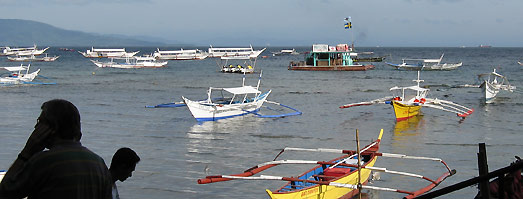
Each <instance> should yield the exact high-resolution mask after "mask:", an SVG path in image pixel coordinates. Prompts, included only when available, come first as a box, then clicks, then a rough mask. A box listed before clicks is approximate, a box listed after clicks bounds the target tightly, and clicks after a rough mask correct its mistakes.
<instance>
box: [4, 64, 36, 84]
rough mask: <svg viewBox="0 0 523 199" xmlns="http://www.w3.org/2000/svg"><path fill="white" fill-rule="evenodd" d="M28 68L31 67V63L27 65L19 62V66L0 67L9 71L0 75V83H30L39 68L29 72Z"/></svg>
mask: <svg viewBox="0 0 523 199" xmlns="http://www.w3.org/2000/svg"><path fill="white" fill-rule="evenodd" d="M29 68H31V64H29V65H27V66H24V65H22V64H20V66H12V67H0V69H4V70H7V71H9V73H7V74H6V75H2V76H0V85H15V84H29V83H31V82H32V81H33V80H34V79H35V78H36V77H37V76H38V73H39V72H40V69H38V70H36V71H34V72H32V73H29Z"/></svg>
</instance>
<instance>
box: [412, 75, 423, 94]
mask: <svg viewBox="0 0 523 199" xmlns="http://www.w3.org/2000/svg"><path fill="white" fill-rule="evenodd" d="M419 73H420V71H419V70H418V79H415V80H412V81H415V82H417V83H418V87H420V86H419V83H420V82H423V81H424V80H420V79H419ZM419 92H420V91H419V90H418V91H416V94H417V95H416V96H419Z"/></svg>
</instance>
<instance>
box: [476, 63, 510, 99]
mask: <svg viewBox="0 0 523 199" xmlns="http://www.w3.org/2000/svg"><path fill="white" fill-rule="evenodd" d="M478 80H479V81H480V82H482V83H481V85H480V86H479V87H480V88H481V89H482V94H483V96H484V97H485V103H492V102H493V100H494V99H495V98H496V95H497V94H498V93H499V91H508V92H514V90H516V87H515V86H512V85H510V82H509V81H508V79H507V78H506V77H505V76H503V75H501V74H499V73H497V72H496V69H494V71H493V72H490V73H484V74H479V75H478Z"/></svg>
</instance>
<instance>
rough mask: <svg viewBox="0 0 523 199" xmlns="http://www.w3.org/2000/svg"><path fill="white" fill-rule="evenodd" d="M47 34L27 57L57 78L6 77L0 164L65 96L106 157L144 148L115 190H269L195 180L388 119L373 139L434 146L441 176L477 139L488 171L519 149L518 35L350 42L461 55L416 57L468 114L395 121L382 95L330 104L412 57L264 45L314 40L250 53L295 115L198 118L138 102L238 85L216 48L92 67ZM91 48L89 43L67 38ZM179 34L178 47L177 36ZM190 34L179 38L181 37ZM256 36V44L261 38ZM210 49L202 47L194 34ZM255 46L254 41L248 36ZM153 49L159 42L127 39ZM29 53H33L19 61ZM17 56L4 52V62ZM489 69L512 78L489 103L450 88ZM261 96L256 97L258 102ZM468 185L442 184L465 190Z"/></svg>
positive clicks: (435, 86)
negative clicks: (43, 49) (332, 60)
mask: <svg viewBox="0 0 523 199" xmlns="http://www.w3.org/2000/svg"><path fill="white" fill-rule="evenodd" d="M58 48H59V47H52V48H51V49H50V50H48V51H47V53H48V54H49V55H60V56H61V57H60V58H59V59H58V60H57V61H55V62H34V63H31V71H34V70H36V69H38V68H40V69H41V72H40V74H41V75H42V76H43V77H46V78H49V79H43V80H45V81H48V82H49V81H51V82H56V85H30V86H14V87H1V88H0V93H1V95H0V96H1V97H0V103H1V105H0V121H1V122H0V135H2V139H1V140H2V144H1V145H0V170H1V169H8V168H9V166H10V165H11V163H12V162H13V161H14V160H15V158H16V156H17V154H18V152H19V151H20V150H21V149H22V148H23V146H24V144H25V142H26V140H27V138H28V137H29V135H30V133H31V132H32V130H33V127H34V124H35V122H36V118H37V117H38V114H39V113H40V106H41V104H42V103H43V102H45V101H47V100H50V99H54V98H62V99H67V100H69V101H71V102H73V103H74V104H75V105H76V106H77V107H78V108H79V110H80V113H81V117H82V132H83V137H82V143H83V145H85V146H87V147H88V148H90V149H91V150H93V151H94V152H96V153H98V154H99V155H100V156H102V157H103V158H104V159H105V161H106V164H108V165H109V164H110V162H111V157H112V155H113V154H114V152H115V151H116V150H117V149H118V148H120V147H130V148H132V149H134V150H135V151H136V152H137V153H138V155H139V156H140V157H141V161H140V163H139V164H138V165H137V167H136V171H135V172H134V173H133V176H132V177H131V178H128V180H127V181H125V182H123V183H122V182H117V185H118V187H119V188H118V189H119V191H120V196H121V197H122V198H267V195H266V193H265V189H270V190H275V189H277V188H279V187H280V186H282V185H283V184H284V183H285V182H282V181H269V182H267V181H241V180H236V181H229V182H220V183H213V184H207V185H200V184H197V179H199V178H204V177H205V176H206V175H220V174H234V173H242V172H243V171H244V170H246V169H247V168H250V167H252V166H255V165H257V164H259V163H262V162H266V161H271V160H272V159H273V158H274V156H275V155H276V154H277V153H278V152H279V150H281V149H282V148H284V147H303V148H337V149H351V150H355V149H356V141H355V132H356V130H359V132H360V142H361V145H366V144H367V143H369V142H370V141H371V140H373V139H375V138H376V137H377V136H378V133H379V131H380V129H384V135H383V138H382V142H381V148H380V151H381V152H388V153H400V154H408V155H414V156H426V157H438V158H442V159H443V160H444V161H446V163H447V164H448V165H449V166H450V167H451V168H453V169H456V170H457V174H456V175H455V176H452V177H449V178H448V179H447V180H446V181H444V182H443V183H442V184H441V185H440V186H439V187H437V188H436V189H438V188H441V187H445V186H449V185H452V184H455V183H458V182H460V181H463V180H467V179H470V178H473V177H475V176H477V175H478V169H477V155H476V154H477V152H478V143H486V146H487V155H488V164H489V169H490V170H491V171H493V170H495V169H498V168H501V167H505V166H508V165H509V164H510V163H511V162H512V161H514V160H515V159H514V156H515V155H519V156H521V155H522V154H521V153H522V152H523V143H522V141H521V140H523V135H522V133H521V132H522V130H523V125H522V124H523V122H522V119H521V116H522V115H523V109H522V106H523V101H522V94H521V91H520V90H521V89H523V85H522V80H523V66H520V65H518V64H517V61H519V60H522V59H523V58H522V57H523V48H495V47H493V48H476V47H470V48H385V47H381V48H357V50H358V51H360V52H363V51H373V52H374V53H375V56H387V58H386V60H385V61H384V62H393V63H400V62H401V59H402V58H439V57H440V56H441V54H443V53H445V56H444V58H443V62H447V63H456V62H463V66H461V67H459V68H458V69H456V70H452V71H422V72H421V79H423V80H425V82H423V83H422V85H430V87H429V88H430V89H431V92H430V94H429V97H431V98H438V99H444V100H450V101H453V102H456V103H458V104H461V105H464V106H467V107H470V108H473V109H474V110H475V112H474V113H473V114H472V115H471V116H469V117H467V118H466V119H464V120H462V119H461V118H459V117H457V116H456V115H455V114H453V113H449V112H443V111H440V110H435V109H430V108H423V110H422V112H423V116H421V117H416V118H414V119H412V120H408V121H406V122H396V121H395V117H394V112H393V109H392V107H391V106H390V105H383V104H382V105H374V106H361V107H354V108H350V109H339V108H338V107H339V106H341V105H344V104H347V103H353V102H360V101H368V100H372V99H377V98H381V97H384V96H389V95H391V93H390V92H389V88H391V87H393V86H410V85H414V84H415V82H413V81H412V80H414V79H416V78H417V73H416V72H415V71H401V70H396V69H394V68H393V67H391V66H388V65H386V64H385V63H384V62H379V63H374V64H375V66H376V68H375V69H374V70H369V71H354V72H339V71H337V72H335V71H334V72H330V71H317V72H312V71H289V70H287V66H288V64H289V62H290V61H299V60H303V55H295V56H277V57H273V56H272V54H271V53H270V52H271V51H279V50H281V49H291V48H296V49H297V51H299V52H304V51H308V50H310V47H270V48H268V49H267V50H266V51H265V52H264V53H263V54H262V56H267V58H261V57H260V58H259V59H258V60H257V63H256V70H257V71H260V70H263V76H262V81H261V85H260V90H262V91H268V90H269V89H270V90H272V93H271V95H270V96H269V98H268V99H269V100H271V101H276V102H280V103H282V104H285V105H288V106H291V107H294V108H296V109H298V110H300V111H302V112H303V114H302V115H300V116H291V117H285V118H276V119H274V118H268V119H267V118H258V117H255V116H253V115H247V116H242V117H237V118H232V119H226V120H220V121H216V122H205V123H202V124H198V123H197V122H196V120H195V119H194V118H193V117H192V116H191V113H190V112H189V111H188V110H187V108H186V107H179V108H158V109H150V108H145V106H146V105H156V104H160V103H167V102H178V101H181V96H185V97H187V98H189V99H195V100H198V99H205V98H206V93H207V89H208V87H211V86H212V87H236V86H240V85H241V83H242V75H241V74H225V73H221V72H219V67H218V64H217V63H219V61H220V60H219V59H217V58H207V59H205V60H188V61H175V60H170V61H169V64H168V65H167V67H165V68H156V69H114V68H98V67H96V66H95V65H94V64H93V63H91V62H90V61H89V58H84V57H82V56H81V55H80V54H79V53H77V52H69V51H59V50H58ZM74 48H75V49H76V50H79V51H85V50H86V49H90V47H83V48H80V47H74ZM178 48H180V47H178V46H177V47H172V49H173V50H174V49H178ZM185 48H187V49H190V48H195V47H184V49H185ZM259 48H261V47H259ZM200 49H204V50H205V49H206V47H200ZM255 49H258V48H255ZM136 50H139V51H140V53H139V54H150V53H152V52H154V50H155V48H127V51H136ZM24 64H28V63H24ZM14 65H19V63H15V62H7V61H6V58H5V57H2V58H0V66H14ZM493 68H496V71H497V72H498V73H500V74H503V75H505V76H507V77H508V79H509V80H510V82H511V83H512V84H513V85H515V86H516V87H517V89H516V92H514V93H507V94H503V93H500V96H499V97H498V98H497V99H496V100H495V101H494V103H492V104H488V105H485V104H484V103H483V102H482V96H481V90H480V89H479V88H453V86H455V85H463V84H475V83H476V84H477V83H478V82H476V79H477V75H478V74H480V73H489V72H491V71H492V70H493ZM258 76H259V73H255V74H247V75H246V80H245V81H246V84H247V85H256V84H257V81H258ZM264 111H265V110H263V109H262V111H261V113H262V114H263V113H264ZM337 156H338V154H325V153H304V152H291V153H284V155H283V156H281V157H280V159H301V160H330V159H332V158H335V157H337ZM375 166H379V167H386V168H387V169H390V170H398V171H405V172H411V173H417V174H422V175H425V176H427V177H430V178H437V177H439V176H440V175H441V174H442V173H443V172H445V169H444V167H443V166H442V165H441V164H440V163H438V162H426V161H417V160H398V159H391V158H384V157H380V158H378V162H377V164H376V165H375ZM310 167H312V166H295V165H293V166H278V167H275V168H272V169H269V170H268V171H266V173H264V174H268V175H280V176H297V175H299V174H301V173H302V172H304V171H306V170H308V168H310ZM372 185H375V186H382V187H391V188H400V189H405V190H410V191H413V190H416V189H418V188H420V187H422V186H425V185H428V183H427V182H426V181H421V180H419V179H410V178H407V177H403V176H395V175H389V174H381V179H380V180H379V181H375V182H373V184H372ZM476 193H477V189H476V187H475V186H471V187H467V188H465V189H462V190H459V191H456V192H454V193H452V194H449V195H445V196H442V197H441V198H472V197H474V195H475V194H476ZM369 194H370V195H371V197H372V198H401V197H402V196H403V195H402V194H397V193H386V192H375V191H371V192H369Z"/></svg>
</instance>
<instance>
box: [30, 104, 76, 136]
mask: <svg viewBox="0 0 523 199" xmlns="http://www.w3.org/2000/svg"><path fill="white" fill-rule="evenodd" d="M41 109H42V112H41V113H40V117H38V122H39V123H40V122H43V123H46V124H47V125H49V127H50V128H51V129H53V130H54V131H55V132H56V134H57V136H58V137H59V138H61V139H64V140H76V141H79V140H80V138H81V137H82V132H81V125H80V113H79V112H78V109H77V108H76V106H74V104H73V103H71V102H69V101H67V100H63V99H53V100H49V101H47V102H44V103H43V104H42V107H41Z"/></svg>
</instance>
